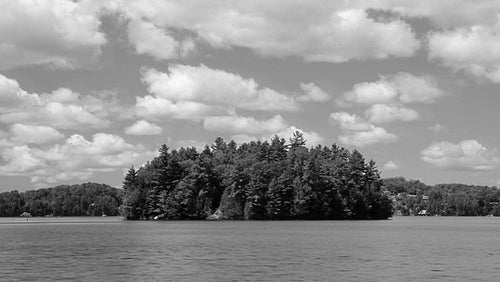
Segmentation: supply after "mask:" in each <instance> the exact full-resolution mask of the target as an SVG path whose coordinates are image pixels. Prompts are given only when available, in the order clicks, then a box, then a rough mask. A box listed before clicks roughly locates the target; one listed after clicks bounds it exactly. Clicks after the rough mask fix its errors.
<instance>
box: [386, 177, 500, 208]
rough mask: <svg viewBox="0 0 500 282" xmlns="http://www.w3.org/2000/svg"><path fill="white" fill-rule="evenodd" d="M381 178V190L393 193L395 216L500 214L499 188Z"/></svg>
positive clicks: (401, 178)
mask: <svg viewBox="0 0 500 282" xmlns="http://www.w3.org/2000/svg"><path fill="white" fill-rule="evenodd" d="M382 181H383V183H384V189H387V190H388V191H390V192H391V194H392V195H393V196H392V199H393V202H394V209H395V213H396V214H397V215H418V214H419V213H420V214H421V215H422V214H424V215H443V216H486V215H495V216H498V215H500V205H499V202H500V190H499V189H498V188H497V187H488V186H475V185H465V184H438V185H433V186H429V185H426V184H424V183H422V182H420V181H418V180H406V179H404V178H403V177H396V178H386V179H383V180H382ZM422 211H425V212H422Z"/></svg>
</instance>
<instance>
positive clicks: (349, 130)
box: [330, 112, 398, 147]
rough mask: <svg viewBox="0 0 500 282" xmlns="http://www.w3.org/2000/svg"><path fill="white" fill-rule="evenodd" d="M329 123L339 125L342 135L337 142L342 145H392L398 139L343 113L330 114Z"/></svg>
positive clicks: (358, 118) (354, 116)
mask: <svg viewBox="0 0 500 282" xmlns="http://www.w3.org/2000/svg"><path fill="white" fill-rule="evenodd" d="M330 121H332V122H335V123H339V125H340V129H341V130H342V134H341V135H340V136H339V140H340V142H341V143H343V144H347V145H354V146H357V147H364V146H368V145H373V144H377V143H385V144H387V143H392V142H395V141H397V140H398V137H397V136H396V135H394V134H392V133H389V132H387V131H386V130H385V129H384V128H382V127H378V126H375V125H373V124H371V123H369V122H366V121H364V120H363V119H362V118H360V117H358V116H356V115H354V114H352V115H351V114H348V113H345V112H337V113H332V114H331V115H330Z"/></svg>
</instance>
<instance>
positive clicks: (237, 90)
mask: <svg viewBox="0 0 500 282" xmlns="http://www.w3.org/2000/svg"><path fill="white" fill-rule="evenodd" d="M142 81H143V83H144V84H145V85H146V87H147V88H148V91H149V92H150V93H152V94H154V95H155V96H156V97H159V98H164V99H168V100H171V101H174V102H181V101H190V102H198V103H205V104H216V105H226V106H231V107H233V106H234V107H237V108H241V109H246V110H262V111H296V110H298V105H297V104H296V103H295V101H294V100H293V98H292V97H289V96H286V95H283V94H281V93H278V92H277V91H275V90H273V89H269V88H262V89H259V88H258V85H257V83H256V82H255V81H254V80H253V79H244V78H242V77H241V76H240V75H237V74H233V73H229V72H226V71H223V70H218V69H211V68H208V67H206V66H205V65H200V66H197V67H194V66H187V65H170V67H169V73H162V72H159V71H157V70H154V69H143V71H142Z"/></svg>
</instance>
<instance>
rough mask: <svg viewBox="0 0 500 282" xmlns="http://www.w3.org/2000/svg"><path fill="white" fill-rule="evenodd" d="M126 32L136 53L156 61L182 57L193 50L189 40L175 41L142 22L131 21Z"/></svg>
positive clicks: (151, 24) (163, 30)
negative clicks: (148, 56)
mask: <svg viewBox="0 0 500 282" xmlns="http://www.w3.org/2000/svg"><path fill="white" fill-rule="evenodd" d="M127 31H128V37H129V41H130V43H131V44H132V45H133V46H134V47H135V50H136V52H137V53H138V54H148V55H150V56H152V57H153V58H155V59H156V60H168V59H176V58H179V57H184V56H185V55H187V54H188V53H190V52H191V51H193V49H194V43H193V41H192V40H191V39H186V40H184V41H177V40H176V39H174V38H173V37H172V36H171V34H169V32H168V31H166V30H165V29H164V28H161V27H158V26H156V25H154V24H153V23H150V22H146V21H143V20H131V21H130V22H129V23H128V29H127Z"/></svg>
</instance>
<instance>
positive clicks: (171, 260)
mask: <svg viewBox="0 0 500 282" xmlns="http://www.w3.org/2000/svg"><path fill="white" fill-rule="evenodd" d="M498 232H500V220H499V219H498V218H449V217H438V218H418V217H396V218H394V219H393V220H388V221H280V222H276V221H226V222H206V221H177V222H131V221H122V220H121V219H119V218H114V217H107V218H41V219H39V218H30V220H29V221H28V222H26V221H25V219H24V220H23V219H15V220H12V219H11V218H3V219H0V238H1V240H2V244H0V277H1V278H0V279H1V280H5V281H12V280H20V281H53V280H57V279H61V280H70V279H76V280H97V281H104V280H105V281H138V280H141V281H158V280H160V281H165V280H171V281H181V280H183V281H244V280H246V281H255V280H266V281H269V280H282V281H304V280H305V281H318V280H319V281H321V280H322V281H424V280H425V281H497V279H498V278H497V274H498V273H499V271H500V265H499V264H498V263H499V262H500V244H499V243H500V236H498V235H497V234H499V233H498Z"/></svg>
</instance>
